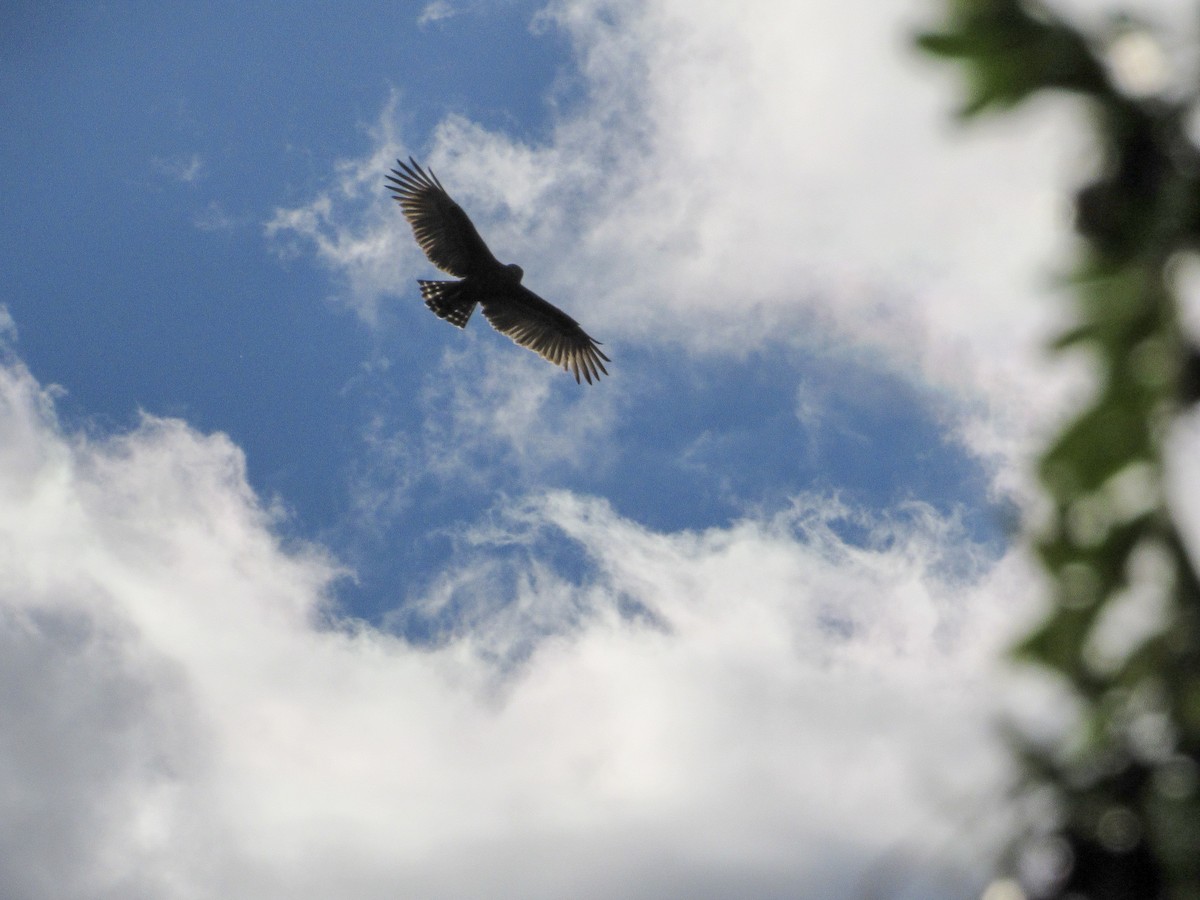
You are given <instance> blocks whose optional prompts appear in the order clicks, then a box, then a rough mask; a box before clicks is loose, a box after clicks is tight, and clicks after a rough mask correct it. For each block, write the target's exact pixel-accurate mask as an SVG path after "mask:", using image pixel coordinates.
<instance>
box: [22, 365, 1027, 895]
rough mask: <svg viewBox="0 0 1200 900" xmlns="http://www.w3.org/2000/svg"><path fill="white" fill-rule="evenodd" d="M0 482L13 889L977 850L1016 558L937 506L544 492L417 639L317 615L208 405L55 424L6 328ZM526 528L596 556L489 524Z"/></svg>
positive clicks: (731, 870) (992, 777)
mask: <svg viewBox="0 0 1200 900" xmlns="http://www.w3.org/2000/svg"><path fill="white" fill-rule="evenodd" d="M0 501H2V502H0V547H3V548H5V549H4V551H3V553H0V583H2V584H4V585H5V588H4V589H3V591H0V643H3V646H4V650H5V652H4V653H3V654H0V658H3V660H4V664H3V665H4V668H5V673H4V674H5V677H4V678H3V679H0V684H2V685H3V687H2V688H0V717H2V718H3V720H4V721H5V722H6V723H7V724H6V727H5V731H4V736H3V737H0V794H3V796H5V797H6V804H5V810H6V812H5V814H4V816H3V830H0V841H2V842H3V845H4V846H3V850H4V853H3V858H4V859H5V863H4V865H3V866H2V867H0V889H2V891H3V893H4V894H5V896H8V897H13V898H15V900H24V898H34V897H43V896H48V895H50V894H53V895H54V896H58V897H66V898H74V897H78V898H91V897H97V896H122V897H155V898H187V897H195V896H214V895H219V896H223V897H230V898H239V897H245V898H250V897H254V898H272V897H288V898H306V897H312V898H318V897H328V896H333V895H339V896H341V895H348V896H356V897H393V896H396V895H397V892H399V893H400V894H401V895H405V896H421V897H431V898H433V897H467V896H482V895H487V896H496V897H501V896H513V897H523V898H536V897H561V896H574V897H611V896H626V897H639V896H642V897H664V896H667V897H669V896H681V897H682V896H689V897H691V896H705V895H713V896H719V895H729V894H731V893H737V894H738V895H739V896H777V895H779V894H780V893H783V894H790V895H795V894H796V893H798V892H803V891H808V890H810V889H811V888H812V886H813V885H820V886H821V887H822V889H821V894H822V896H830V897H837V896H845V897H852V896H858V895H859V892H860V891H861V889H862V884H863V883H864V879H870V878H872V877H878V875H879V872H880V871H883V872H885V873H886V875H887V877H888V878H889V879H890V878H891V877H893V876H894V874H895V873H894V872H893V871H892V870H891V869H890V867H891V866H892V865H893V861H895V860H899V862H898V863H896V865H898V866H899V869H900V870H901V871H902V872H903V873H904V874H905V875H906V876H910V877H911V878H912V879H913V881H912V884H913V890H914V891H915V892H916V893H914V894H913V896H922V897H930V896H938V895H939V892H942V893H944V894H945V895H946V896H958V895H960V894H961V893H962V890H963V885H964V884H967V885H970V884H974V881H973V880H972V879H973V878H974V877H975V875H976V874H977V869H976V867H977V866H978V865H979V864H980V862H981V857H980V856H978V855H974V854H979V853H981V852H982V851H981V850H980V847H979V846H978V844H977V843H976V842H975V841H974V839H973V837H972V838H971V839H968V840H965V841H964V840H962V839H961V836H960V835H959V834H958V829H960V826H961V825H962V822H963V821H968V822H971V823H974V822H975V821H976V814H977V810H978V809H987V810H991V809H992V808H993V806H992V804H993V803H994V795H993V793H992V790H993V788H994V785H995V783H996V779H997V777H998V775H999V773H1000V772H1001V770H1002V766H1001V763H1000V759H999V757H1000V750H999V748H998V747H997V746H996V745H995V744H994V743H992V741H991V739H990V735H989V733H988V730H987V725H988V721H989V716H990V715H991V712H992V710H993V708H994V705H993V702H992V694H991V693H990V692H991V691H992V690H993V689H994V688H995V680H994V679H995V675H994V674H989V670H988V667H987V665H986V662H985V661H986V660H988V659H990V658H991V656H992V654H993V653H994V652H995V648H996V647H997V646H998V644H1000V643H1001V642H1002V641H1003V640H1004V636H1005V634H1007V633H1008V631H1009V629H1010V628H1011V627H1012V624H1011V623H1012V620H1013V616H1014V614H1017V613H1020V612H1021V611H1020V610H1017V609H1014V608H1013V600H1012V598H1013V597H1021V596H1024V595H1026V594H1027V586H1028V583H1029V576H1028V575H1027V574H1024V573H1023V571H1022V567H1021V565H1020V564H1019V562H1018V560H1017V559H1016V558H1011V559H1008V560H1005V561H1004V562H1002V563H1001V564H1000V565H998V566H996V567H994V568H991V569H990V570H987V571H984V572H983V574H981V575H978V576H976V577H974V578H971V579H968V580H963V579H962V578H961V577H958V576H955V575H954V574H953V572H955V571H961V570H962V569H963V564H967V566H968V567H971V565H973V552H974V551H973V550H972V549H971V547H970V545H969V544H966V543H965V542H964V541H963V539H962V537H961V535H960V533H959V532H958V531H957V530H956V528H955V526H954V524H953V523H952V522H947V521H944V520H942V519H939V518H938V517H937V516H935V515H933V514H932V513H931V512H929V511H928V510H925V509H922V508H920V507H914V508H913V509H912V510H910V511H908V513H906V514H904V515H902V516H900V517H898V518H895V519H892V520H870V519H861V520H860V521H859V522H858V525H859V526H860V527H862V528H865V529H867V532H868V533H869V534H870V539H869V540H868V541H867V542H866V544H865V545H863V546H852V545H848V544H846V543H844V542H843V541H842V540H840V539H839V538H838V536H837V530H836V529H837V520H838V519H839V517H842V516H846V515H853V513H850V512H848V511H846V510H843V509H840V508H838V507H837V506H836V505H831V504H830V503H829V502H827V501H824V500H821V499H819V498H801V499H799V500H797V502H796V504H795V506H794V508H792V509H790V510H788V511H787V512H785V513H781V514H780V515H778V516H776V517H774V518H772V519H769V520H746V521H743V522H740V523H738V524H736V525H734V526H733V527H731V528H728V529H711V530H708V531H705V532H699V533H677V534H662V533H655V532H653V531H650V530H647V529H645V528H643V527H641V526H639V525H637V524H635V523H633V522H630V521H628V520H625V519H623V518H621V517H620V516H618V515H616V514H615V513H614V512H613V511H612V510H611V509H610V508H609V507H608V506H607V505H606V504H605V503H604V502H602V501H598V500H592V499H588V498H582V497H578V496H575V495H572V494H569V493H556V494H550V495H546V496H536V495H535V496H533V497H531V498H530V499H528V500H527V501H523V502H520V503H516V504H510V505H508V506H507V507H504V508H502V510H501V515H500V516H499V517H498V518H496V519H494V520H492V522H491V524H490V525H489V526H488V527H487V528H480V529H478V530H476V531H474V532H473V533H471V534H469V535H467V536H466V538H465V540H464V543H463V545H462V552H461V553H460V554H459V555H458V556H457V557H456V560H457V562H456V568H454V569H452V570H448V571H447V573H446V578H447V579H448V580H449V581H453V580H455V579H457V580H458V583H460V584H466V585H468V587H469V588H470V586H471V585H474V587H473V588H471V589H468V590H466V592H465V593H464V592H462V591H460V593H459V595H458V601H457V602H463V603H466V604H467V606H466V607H465V608H464V609H463V611H462V615H461V618H460V622H461V627H460V629H459V630H458V632H457V633H455V634H454V635H452V636H449V637H448V639H447V640H445V641H444V642H443V643H441V644H439V645H438V646H436V647H435V648H420V647H414V646H410V645H408V644H406V643H404V642H403V641H401V640H399V639H397V638H395V637H392V636H389V635H388V634H386V633H382V632H379V631H376V630H373V629H370V628H366V627H343V626H336V625H335V626H334V627H330V624H331V623H330V621H329V619H328V613H327V612H325V610H326V608H327V600H328V596H329V590H330V585H331V582H332V580H333V579H334V578H336V576H337V574H338V569H337V567H336V566H334V565H333V564H331V563H330V561H328V560H327V559H326V558H324V557H323V556H322V555H321V554H320V553H319V552H317V551H316V550H315V549H314V548H308V547H289V546H284V545H282V544H281V543H280V542H279V540H278V539H277V538H276V537H275V536H274V535H273V532H272V528H273V523H274V522H275V518H274V514H273V513H272V512H271V511H270V510H269V509H267V508H264V506H263V505H262V504H261V502H259V501H258V500H257V498H256V497H255V496H254V495H253V493H252V492H251V491H250V489H249V488H248V487H247V485H246V481H245V472H244V465H243V460H242V457H241V454H240V452H239V451H238V450H237V448H236V447H234V446H233V445H232V444H231V443H230V442H229V441H228V439H226V438H225V437H223V436H221V435H207V436H206V435H201V434H198V433H196V432H195V431H193V430H191V429H190V428H188V427H187V426H186V425H184V424H183V423H181V422H177V421H173V420H161V419H154V418H147V419H146V420H145V421H144V422H143V423H142V425H141V426H139V427H138V428H137V429H135V430H134V431H132V432H130V433H127V434H124V435H119V436H116V437H113V438H109V439H103V440H97V439H94V438H89V437H87V436H85V435H82V434H70V433H65V432H64V431H63V430H62V429H61V427H60V426H58V425H57V423H56V421H55V416H54V410H53V402H52V397H51V396H50V395H49V394H48V393H47V392H46V391H44V390H42V389H41V388H40V387H39V386H38V385H37V384H36V383H35V382H34V380H33V379H32V377H31V376H30V375H29V373H28V372H27V371H26V370H24V369H23V368H22V367H21V366H20V364H19V363H15V362H14V363H12V364H10V365H9V366H7V367H5V368H4V369H3V370H0ZM546 535H550V536H551V538H552V539H554V540H559V541H561V540H568V541H571V542H574V543H575V544H576V545H577V546H578V547H579V548H580V549H581V550H582V551H583V552H584V553H585V554H586V556H587V557H588V559H589V560H590V563H589V571H590V572H591V574H590V575H588V576H587V577H586V578H585V579H584V580H583V581H582V582H577V581H573V580H571V579H568V578H566V577H565V576H563V575H561V574H558V573H556V572H555V570H554V569H553V567H551V566H549V565H548V564H546V563H538V562H537V555H538V554H537V553H536V552H535V551H534V550H531V556H530V558H531V559H532V560H533V562H534V563H535V564H534V565H526V564H523V563H517V564H512V563H505V562H504V561H503V558H502V557H498V556H496V555H495V553H494V552H493V551H494V550H495V548H497V547H504V546H518V545H528V546H529V547H531V548H533V547H534V545H535V544H536V541H537V540H540V539H543V538H544V537H545V536H546ZM539 536H540V537H539ZM489 560H491V562H489ZM488 565H491V566H493V569H494V571H495V572H496V573H497V574H496V575H495V576H490V575H486V574H485V576H484V577H480V576H479V575H478V572H479V571H480V567H481V566H484V567H486V566H488ZM513 565H515V568H510V570H509V571H508V572H507V575H512V576H513V580H512V583H513V584H515V585H516V588H515V595H514V596H513V598H512V600H511V602H510V603H507V604H504V603H498V602H497V601H496V592H495V590H494V589H489V586H488V585H489V578H491V577H499V576H500V575H505V574H506V573H505V572H504V571H503V570H504V568H505V566H510V567H511V566H513ZM495 567H499V568H498V569H496V568H495ZM440 590H442V586H437V585H435V587H434V588H433V589H432V590H431V593H430V595H429V598H428V600H427V602H426V604H425V609H427V610H435V609H436V607H437V604H438V602H439V599H438V596H439V595H438V592H439V591H440ZM472 598H474V599H472ZM472 603H474V605H472ZM630 604H634V605H636V606H640V607H642V608H644V609H646V610H649V611H650V613H651V615H649V616H637V615H635V616H632V617H631V616H630V615H628V614H627V613H628V610H629V609H630ZM1018 605H1019V604H1018ZM531 635H535V636H536V635H541V638H540V639H537V640H532V641H531V639H530V638H531ZM522 643H524V645H525V648H526V649H525V651H524V652H519V653H515V654H514V649H520V648H519V646H518V645H521V644H522ZM497 661H499V663H500V665H499V666H498V665H497ZM514 661H515V662H516V667H515V668H513V667H512V663H513V662H514ZM984 800H986V803H987V805H986V806H984V807H979V806H977V804H979V803H981V802H983V801H984ZM984 818H987V817H986V816H985V817H984ZM968 833H969V835H971V836H973V835H974V834H975V832H974V831H972V830H971V829H968ZM981 841H982V839H981ZM983 843H986V842H985V841H983ZM959 867H965V868H963V869H962V870H961V871H962V872H963V873H965V874H958V875H956V874H955V873H956V872H958V871H959ZM943 876H946V877H948V878H949V881H946V882H943V883H941V884H939V883H938V881H937V879H938V878H941V877H943ZM964 878H965V879H966V881H963V880H962V879H964ZM947 885H949V887H947Z"/></svg>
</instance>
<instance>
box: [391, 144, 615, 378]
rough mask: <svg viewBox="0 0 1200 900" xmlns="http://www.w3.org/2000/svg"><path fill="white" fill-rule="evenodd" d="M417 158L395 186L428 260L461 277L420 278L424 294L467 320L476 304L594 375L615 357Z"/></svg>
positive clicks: (394, 177)
mask: <svg viewBox="0 0 1200 900" xmlns="http://www.w3.org/2000/svg"><path fill="white" fill-rule="evenodd" d="M408 162H409V163H410V165H406V164H404V163H403V162H401V161H400V160H396V164H397V165H398V166H399V167H400V168H399V169H392V174H391V175H389V176H387V183H388V189H389V190H390V191H391V192H392V197H393V199H395V200H396V201H397V202H399V204H400V209H401V210H402V211H403V212H404V218H406V219H408V224H409V225H411V226H412V230H413V236H414V237H415V238H416V239H417V244H418V245H420V247H421V249H422V250H423V251H425V255H426V256H427V257H429V261H430V262H431V263H433V264H434V265H435V266H437V267H438V268H439V269H441V270H442V271H443V272H446V273H447V274H450V275H453V276H454V277H455V278H461V279H462V280H461V281H422V280H419V279H418V281H417V284H419V285H420V286H421V297H422V298H424V300H425V305H426V306H428V307H429V308H430V309H431V310H432V311H433V312H434V313H435V314H436V315H437V316H438V317H439V318H442V319H445V320H446V321H447V322H449V323H450V324H451V325H457V326H458V327H459V328H466V326H467V320H468V319H470V318H471V313H473V312H474V311H475V307H476V305H479V306H482V307H483V314H484V316H485V317H486V318H487V320H488V321H489V322H491V323H492V327H493V328H495V329H496V330H497V331H499V332H500V333H501V334H506V335H508V336H509V337H510V338H512V339H513V340H514V341H516V342H517V343H518V344H520V345H521V346H522V347H528V348H529V349H530V350H532V351H533V352H534V353H537V354H538V355H540V356H541V357H542V358H543V359H546V360H549V361H550V362H552V363H554V364H555V365H556V366H562V367H563V368H564V369H566V370H567V371H568V372H571V373H572V374H574V375H575V380H576V381H579V378H580V376H581V375H582V376H583V378H584V379H585V380H586V381H587V383H588V384H591V383H592V379H599V378H600V373H601V372H603V373H604V374H605V375H607V374H608V370H607V369H606V368H604V363H606V362H612V360H610V359H609V358H608V357H607V356H605V355H604V353H603V352H602V351H601V350H600V342H599V341H596V340H594V339H592V338H591V337H590V336H589V335H588V333H587V332H586V331H584V330H583V329H582V328H580V327H579V323H578V322H576V321H575V320H574V319H572V318H571V317H570V316H568V315H567V314H566V313H565V312H563V311H562V310H561V309H559V308H558V307H556V306H554V305H553V304H552V303H548V302H547V301H545V300H543V299H542V298H541V297H539V296H538V295H537V294H535V293H534V292H533V291H531V290H529V288H527V287H525V286H523V285H522V284H521V278H522V276H523V275H524V274H525V273H524V272H523V271H522V270H521V267H520V266H518V265H515V264H512V265H507V266H506V265H504V264H502V263H501V262H500V261H499V260H497V259H496V257H495V256H493V255H492V251H491V250H489V249H488V246H487V244H485V243H484V242H483V238H481V237H480V236H479V232H478V231H476V230H475V226H474V225H473V224H471V220H470V219H469V218H468V217H467V214H466V213H465V212H463V208H462V207H461V206H459V205H458V204H457V203H455V202H454V201H453V200H452V199H450V195H449V194H447V193H446V189H445V188H443V187H442V183H441V182H440V181H438V178H437V176H436V175H434V174H433V169H430V170H429V171H428V172H426V171H425V170H424V169H422V168H421V167H420V165H418V164H417V161H416V160H415V159H413V158H412V157H411V156H410V157H409V158H408Z"/></svg>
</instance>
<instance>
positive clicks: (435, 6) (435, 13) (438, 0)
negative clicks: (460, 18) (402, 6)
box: [417, 0, 458, 25]
mask: <svg viewBox="0 0 1200 900" xmlns="http://www.w3.org/2000/svg"><path fill="white" fill-rule="evenodd" d="M456 15H458V10H457V9H455V8H454V7H453V6H451V5H450V4H449V3H447V2H446V0H433V2H432V3H429V4H426V6H425V8H424V9H423V10H421V15H419V16H418V17H417V24H418V25H428V24H429V23H430V22H440V21H442V20H443V19H449V18H451V17H452V16H456Z"/></svg>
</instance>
